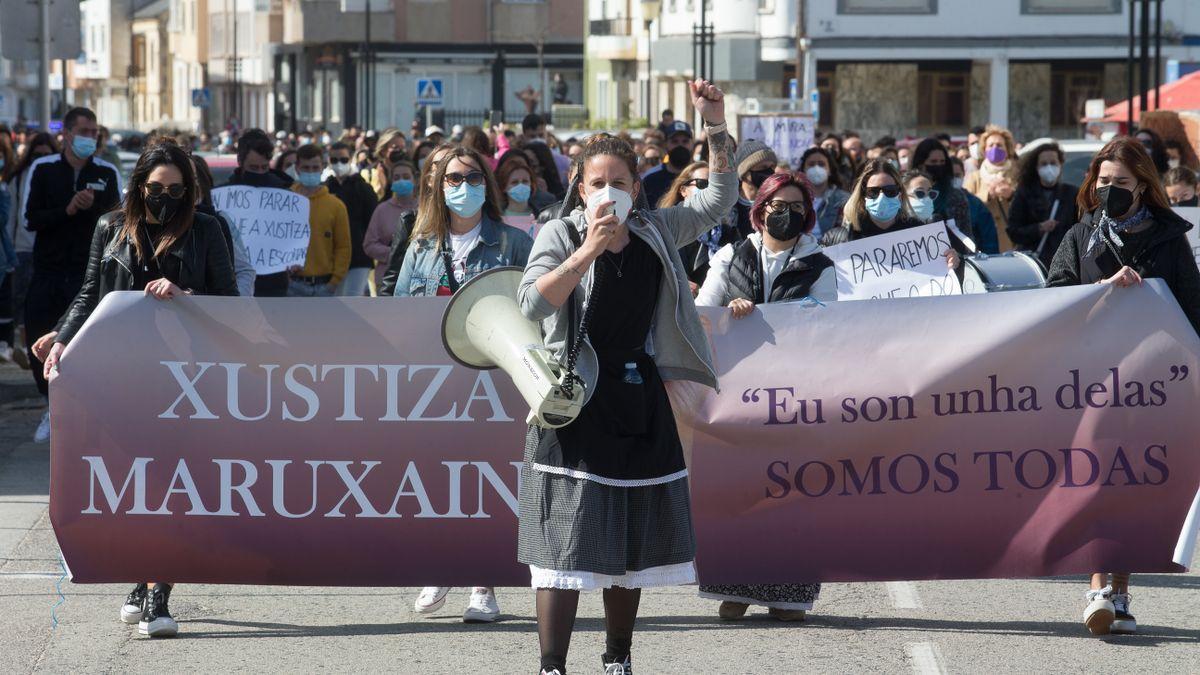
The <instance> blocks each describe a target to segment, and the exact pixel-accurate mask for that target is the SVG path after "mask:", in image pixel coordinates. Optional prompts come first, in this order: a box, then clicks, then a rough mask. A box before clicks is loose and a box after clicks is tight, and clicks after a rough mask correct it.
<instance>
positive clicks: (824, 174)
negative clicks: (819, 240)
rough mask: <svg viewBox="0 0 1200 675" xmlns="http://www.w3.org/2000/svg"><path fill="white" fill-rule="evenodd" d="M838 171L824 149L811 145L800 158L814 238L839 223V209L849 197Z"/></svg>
mask: <svg viewBox="0 0 1200 675" xmlns="http://www.w3.org/2000/svg"><path fill="white" fill-rule="evenodd" d="M831 147H832V146H831ZM838 169H839V167H838V165H837V161H836V160H835V159H834V157H833V155H832V154H830V151H829V150H826V149H825V148H824V147H820V146H813V147H811V148H809V149H807V150H805V151H804V154H803V155H801V156H800V170H801V171H803V172H804V176H805V177H806V178H808V184H809V185H811V186H812V199H813V210H814V211H815V212H816V215H817V222H816V226H815V227H814V228H813V233H814V234H815V235H816V236H818V237H820V236H821V233H822V232H826V231H828V230H832V229H833V228H835V227H837V226H838V225H840V224H841V222H842V208H843V207H845V206H846V200H847V199H849V198H850V193H849V192H846V190H845V189H844V188H843V185H844V183H842V175H841V173H840V171H839V170H838Z"/></svg>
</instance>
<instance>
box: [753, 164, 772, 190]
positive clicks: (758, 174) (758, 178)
mask: <svg viewBox="0 0 1200 675" xmlns="http://www.w3.org/2000/svg"><path fill="white" fill-rule="evenodd" d="M774 173H775V172H774V171H772V170H770V169H763V170H762V171H751V172H750V184H751V185H753V186H754V187H755V188H760V187H762V184H763V183H765V182H766V181H767V179H768V178H770V177H771V176H772V175H773V174H774Z"/></svg>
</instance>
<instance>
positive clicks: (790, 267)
mask: <svg viewBox="0 0 1200 675" xmlns="http://www.w3.org/2000/svg"><path fill="white" fill-rule="evenodd" d="M760 260H761V259H760V257H759V252H758V247H757V246H755V245H754V242H752V241H751V240H749V239H745V240H743V241H742V242H741V243H739V244H738V245H737V246H736V247H735V248H734V249H733V259H732V260H730V261H729V272H728V277H727V283H728V284H729V293H730V295H731V296H734V297H741V298H745V299H746V300H749V301H751V302H753V303H754V304H756V305H761V304H762V303H763V302H785V301H788V300H799V299H801V298H803V297H806V296H808V295H810V294H811V293H810V291H811V290H812V286H813V284H815V283H817V279H820V278H821V273H822V272H824V271H825V270H826V269H828V268H830V267H833V261H831V260H830V259H829V258H827V257H826V256H825V254H824V253H820V252H817V253H812V254H810V255H807V256H805V257H803V258H796V259H794V260H790V261H788V264H787V265H786V266H784V268H783V271H782V272H780V273H779V276H778V277H776V278H775V284H774V285H773V286H772V287H771V297H770V298H766V299H764V298H763V275H762V265H761V263H760Z"/></svg>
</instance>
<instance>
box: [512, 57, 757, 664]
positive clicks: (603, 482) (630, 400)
mask: <svg viewBox="0 0 1200 675" xmlns="http://www.w3.org/2000/svg"><path fill="white" fill-rule="evenodd" d="M690 87H691V95H692V101H693V103H694V105H695V108H696V110H697V112H699V113H700V115H701V117H703V118H704V120H705V122H706V124H707V125H708V128H707V135H708V140H709V144H710V149H711V156H710V160H711V163H710V172H711V173H710V175H709V186H708V188H706V189H704V190H700V191H699V192H697V193H696V195H694V196H693V197H692V198H691V199H689V200H688V201H687V202H685V203H684V204H682V205H680V206H675V207H671V208H665V209H658V210H650V209H648V208H644V205H645V198H644V196H643V194H642V185H641V183H640V182H639V180H638V174H637V154H636V153H635V152H634V151H633V148H632V147H631V146H630V145H629V143H627V142H625V141H623V140H621V139H619V138H613V137H611V136H608V135H603V134H602V135H599V136H595V137H593V138H591V139H590V140H589V141H588V143H587V145H586V147H585V148H584V151H583V154H582V155H581V156H580V157H581V158H580V161H581V164H580V172H579V174H578V175H577V176H576V178H575V180H574V181H572V184H571V188H570V191H569V193H568V200H569V201H568V202H567V204H566V205H565V206H566V207H567V212H568V213H569V215H567V216H565V217H564V218H561V219H557V220H552V221H550V222H549V223H548V224H547V225H546V226H545V227H543V228H542V230H541V231H540V232H539V233H538V238H537V241H536V242H535V243H534V250H533V252H532V253H531V254H530V257H529V264H528V265H527V266H526V268H525V276H524V278H523V279H522V281H521V284H520V289H519V291H518V298H519V301H520V305H521V310H522V311H523V312H524V314H525V316H526V317H527V318H529V319H531V320H534V321H540V322H541V324H542V330H543V333H544V335H545V346H546V348H547V349H549V350H550V351H551V352H552V353H554V354H555V355H556V357H558V358H559V359H560V360H561V361H562V362H563V363H565V364H567V368H568V370H574V368H575V367H576V366H578V371H577V372H576V373H575V374H577V375H578V376H579V378H580V380H581V381H578V382H577V381H575V380H572V382H576V383H575V385H574V386H582V387H584V389H585V393H586V396H585V402H584V406H583V410H582V412H581V413H580V415H579V417H578V418H577V419H575V420H574V421H572V422H571V423H570V424H568V425H566V426H564V427H562V428H559V429H554V430H550V429H543V428H541V427H538V426H531V427H530V428H529V433H528V435H527V437H526V443H525V465H524V468H523V470H522V481H521V497H520V509H519V510H520V528H519V529H520V535H519V539H518V545H517V557H518V559H519V560H520V561H521V562H522V563H525V564H527V565H529V569H530V574H531V577H532V583H531V585H532V586H533V587H534V588H535V589H537V619H538V638H539V643H540V645H541V666H542V673H545V674H547V675H549V674H554V673H559V674H561V673H564V672H565V671H566V660H567V648H568V646H569V644H570V641H571V633H572V630H573V626H574V623H575V614H576V610H577V608H578V605H579V592H580V591H581V590H602V592H603V596H604V608H605V627H606V633H607V637H606V641H605V642H606V650H605V653H604V655H603V657H602V659H603V665H604V669H605V672H606V673H628V672H630V670H631V668H632V665H631V659H630V651H631V645H632V642H633V626H634V622H635V621H636V619H637V610H638V603H639V600H640V598H641V589H642V588H646V587H651V586H668V585H679V584H689V583H693V582H694V581H695V579H696V571H695V566H694V564H693V561H694V559H695V553H696V544H695V536H694V534H693V530H692V520H691V507H690V502H689V496H688V480H687V467H686V465H685V464H684V459H683V448H682V446H681V444H680V441H679V435H678V432H677V430H676V427H675V420H674V416H673V415H672V413H671V404H670V401H669V400H668V399H667V395H666V389H665V387H664V385H663V379H664V378H678V379H687V380H693V381H695V382H699V383H702V384H705V385H707V386H710V387H711V386H715V385H716V373H715V370H714V368H713V365H712V362H711V357H710V352H711V350H710V348H709V346H708V343H707V340H706V339H705V336H704V329H703V328H702V327H701V325H700V320H699V317H698V316H697V314H696V309H695V305H694V304H693V302H692V297H691V293H689V292H688V286H687V273H686V270H685V269H684V266H683V262H682V261H681V260H680V258H679V254H678V252H677V249H678V248H679V247H680V246H682V245H684V244H687V243H689V242H691V241H694V240H695V239H696V237H698V236H699V235H700V234H701V233H702V232H705V231H708V230H711V229H712V228H714V227H716V226H717V224H718V223H719V222H720V219H721V217H722V216H724V215H725V214H726V213H729V211H730V209H732V208H733V205H734V202H735V201H736V200H737V190H738V188H737V181H738V179H737V175H736V174H735V172H734V169H733V161H732V157H731V153H730V149H729V148H730V144H729V140H730V139H729V135H728V132H727V128H726V125H725V104H724V101H723V98H724V95H723V94H722V93H721V91H720V90H719V89H717V88H716V87H714V86H713V85H711V84H709V83H707V82H704V81H703V80H697V81H695V82H692V83H691V84H690ZM635 205H637V207H636V208H635ZM651 346H652V349H651V348H650V347H651Z"/></svg>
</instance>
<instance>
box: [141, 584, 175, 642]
mask: <svg viewBox="0 0 1200 675" xmlns="http://www.w3.org/2000/svg"><path fill="white" fill-rule="evenodd" d="M170 598H171V586H170V584H156V585H155V586H154V588H151V589H150V591H149V593H148V594H147V596H146V610H145V611H144V612H142V620H141V621H140V622H138V632H139V633H141V634H142V635H149V636H150V637H172V636H174V635H175V634H176V633H178V632H179V624H177V623H175V619H173V618H171V612H170V610H168V609H167V601H168V600H170Z"/></svg>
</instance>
